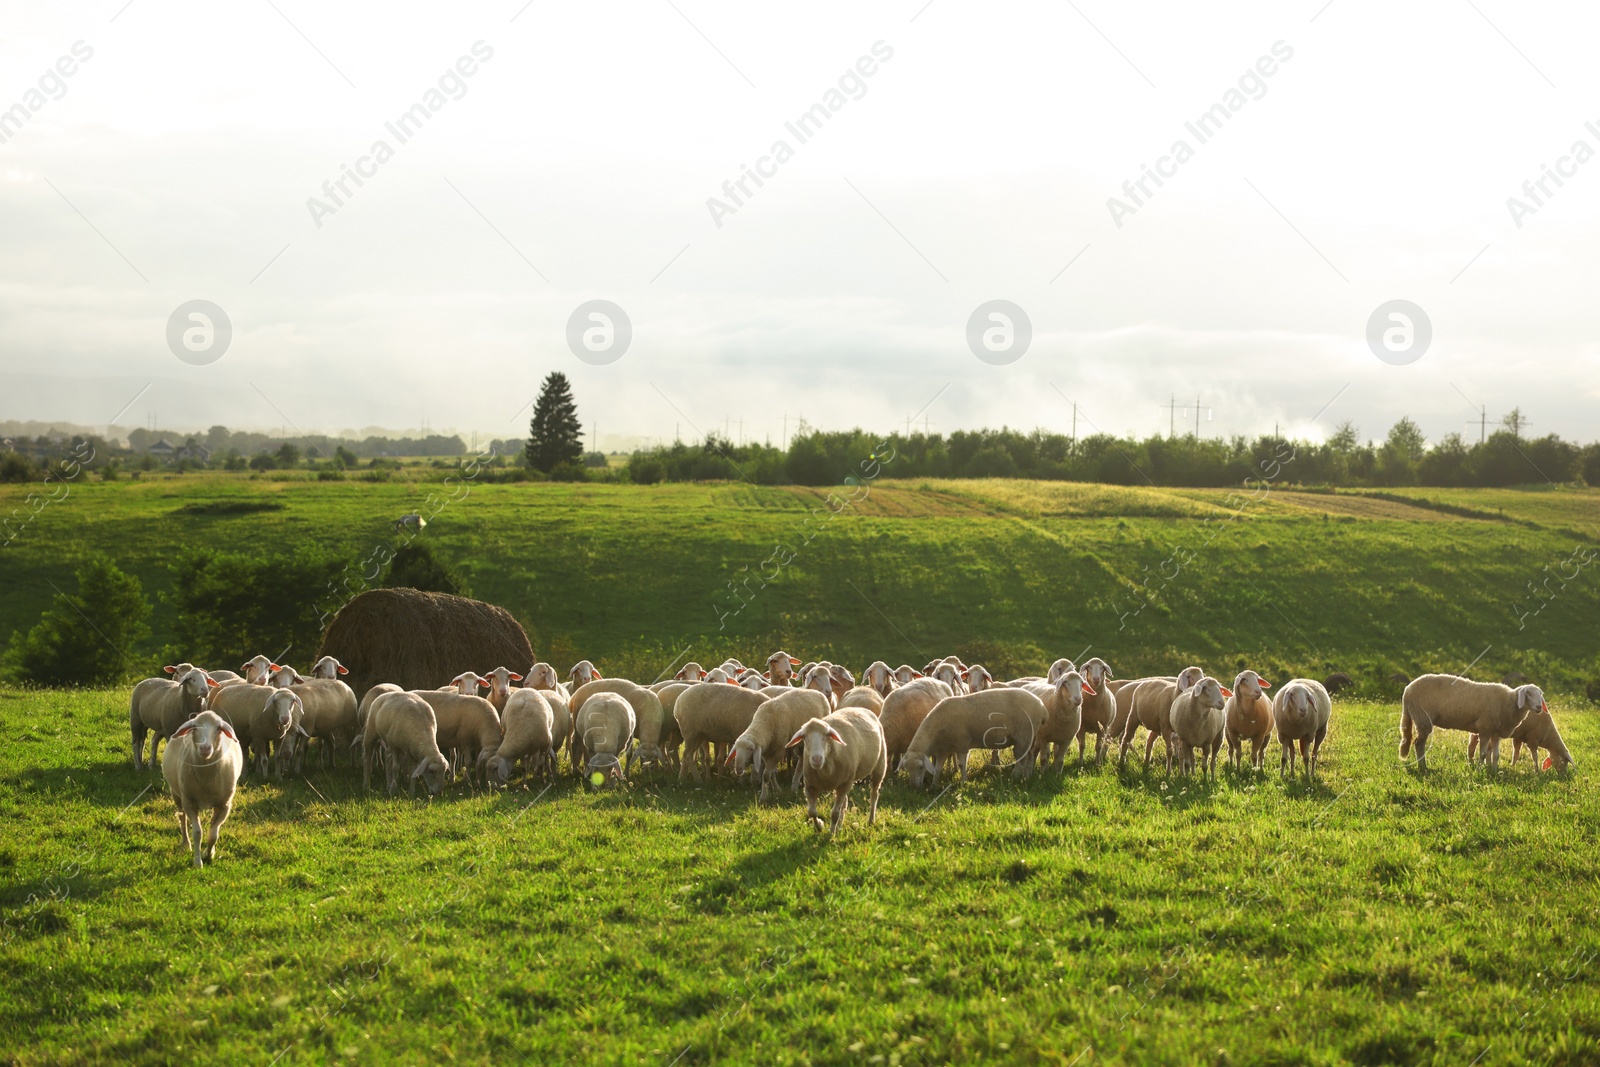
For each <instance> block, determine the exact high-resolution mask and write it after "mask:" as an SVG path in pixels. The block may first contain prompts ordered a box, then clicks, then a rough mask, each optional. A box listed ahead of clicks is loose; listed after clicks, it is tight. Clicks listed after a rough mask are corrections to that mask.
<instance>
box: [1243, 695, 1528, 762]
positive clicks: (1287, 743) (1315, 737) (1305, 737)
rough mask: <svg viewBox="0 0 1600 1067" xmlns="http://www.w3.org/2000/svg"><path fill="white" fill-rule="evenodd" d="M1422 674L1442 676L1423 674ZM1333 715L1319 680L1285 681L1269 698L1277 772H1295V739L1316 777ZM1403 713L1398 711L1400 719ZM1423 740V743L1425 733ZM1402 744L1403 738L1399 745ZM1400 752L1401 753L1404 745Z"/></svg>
mask: <svg viewBox="0 0 1600 1067" xmlns="http://www.w3.org/2000/svg"><path fill="white" fill-rule="evenodd" d="M1424 677H1428V678H1439V677H1442V676H1441V675H1424ZM1418 680H1419V681H1420V680H1421V679H1418ZM1415 684H1416V683H1415V682H1413V683H1412V685H1415ZM1501 688H1505V687H1504V686H1502V687H1501ZM1406 691H1407V692H1410V686H1407V687H1406ZM1401 707H1402V708H1404V707H1405V700H1404V697H1402V698H1401ZM1332 714H1333V701H1332V700H1330V699H1328V691H1327V690H1326V689H1324V688H1323V687H1322V683H1321V682H1318V681H1315V680H1314V679H1311V678H1295V679H1293V680H1292V681H1289V682H1285V683H1284V685H1283V688H1282V689H1280V690H1278V695H1277V696H1275V697H1273V698H1272V718H1273V720H1274V722H1275V724H1276V726H1277V728H1278V744H1279V745H1281V746H1282V747H1283V753H1282V755H1281V756H1280V757H1279V760H1278V773H1279V774H1293V773H1294V745H1295V743H1296V742H1298V743H1299V745H1300V761H1301V762H1302V763H1304V764H1305V768H1306V777H1307V778H1314V777H1316V774H1317V761H1318V759H1319V758H1320V757H1321V753H1322V742H1323V740H1324V739H1325V738H1327V736H1328V719H1329V717H1330V716H1331V715H1332ZM1404 714H1405V713H1404V712H1402V713H1401V715H1402V721H1404ZM1430 729H1431V727H1430ZM1423 743H1424V745H1425V744H1426V736H1424V742H1423ZM1404 744H1405V741H1404V739H1403V738H1402V741H1401V745H1402V746H1403V745H1404ZM1308 748H1309V751H1308ZM1401 751H1402V754H1403V753H1404V748H1402V750H1401ZM1417 757H1418V762H1419V763H1420V762H1421V758H1422V750H1421V749H1420V748H1419V749H1418V750H1417Z"/></svg>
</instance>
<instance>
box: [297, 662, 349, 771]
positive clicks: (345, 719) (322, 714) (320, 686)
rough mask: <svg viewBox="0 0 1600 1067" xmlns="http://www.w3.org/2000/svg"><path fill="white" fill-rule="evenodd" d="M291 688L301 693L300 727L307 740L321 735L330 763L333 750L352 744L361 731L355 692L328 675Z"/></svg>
mask: <svg viewBox="0 0 1600 1067" xmlns="http://www.w3.org/2000/svg"><path fill="white" fill-rule="evenodd" d="M323 658H324V659H330V658H331V657H323ZM335 662H337V661H335ZM291 688H292V689H293V690H294V692H295V693H296V694H297V695H298V696H299V697H300V704H301V709H302V710H301V716H300V727H301V730H302V731H303V732H304V734H305V737H306V738H307V740H308V741H309V740H310V739H311V738H314V737H316V738H321V739H322V741H323V745H324V747H323V749H322V752H323V756H324V758H327V759H328V761H329V762H330V763H331V762H332V757H333V754H334V753H335V752H338V751H341V750H343V749H345V748H347V747H349V745H350V742H351V741H352V740H354V739H355V738H356V737H357V736H358V735H359V733H360V730H361V721H360V718H359V716H358V714H357V712H358V711H359V710H360V708H359V705H358V704H357V703H356V695H355V693H354V692H353V691H351V689H350V687H349V686H348V685H345V684H344V683H343V682H341V681H340V680H339V679H337V678H328V677H325V676H321V677H314V678H308V679H306V680H305V681H303V682H301V683H299V684H298V685H295V686H292V687H291Z"/></svg>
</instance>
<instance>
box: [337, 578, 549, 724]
mask: <svg viewBox="0 0 1600 1067" xmlns="http://www.w3.org/2000/svg"><path fill="white" fill-rule="evenodd" d="M317 656H318V658H321V657H322V656H332V657H334V658H335V659H337V660H338V661H339V662H340V663H342V664H344V665H345V667H347V668H348V669H349V671H350V674H349V676H348V677H347V678H346V679H345V681H346V682H348V683H349V685H350V688H351V689H353V690H355V693H356V699H357V700H359V699H361V697H363V696H365V695H366V692H367V690H368V689H371V688H372V687H373V686H375V685H377V684H378V683H379V682H393V683H394V684H396V685H398V686H400V687H401V688H403V689H437V688H438V687H439V686H442V685H446V684H448V683H449V681H450V679H452V678H454V677H455V676H456V675H458V674H460V673H462V672H463V671H478V672H480V673H482V672H483V671H487V670H492V669H494V668H495V667H498V666H506V667H510V668H511V669H512V670H518V671H521V670H526V669H527V668H528V666H529V665H530V664H531V663H533V646H532V645H530V644H529V643H528V635H527V634H526V633H525V632H524V631H523V629H522V627H521V625H519V624H518V623H517V620H516V619H514V618H512V617H511V613H510V612H508V611H506V609H505V608H501V607H496V606H495V605H493V604H485V603H484V602H483V601H481V600H469V599H467V598H466V597H459V596H451V595H450V594H449V593H424V592H421V591H420V590H417V589H371V590H368V591H367V592H365V593H362V594H361V595H360V596H358V597H356V598H355V599H354V600H352V601H350V603H348V604H346V605H345V606H344V608H343V610H341V611H340V612H339V614H338V615H336V616H334V619H333V622H331V623H329V624H328V632H327V633H326V634H324V635H323V638H322V647H321V648H320V649H318V650H317Z"/></svg>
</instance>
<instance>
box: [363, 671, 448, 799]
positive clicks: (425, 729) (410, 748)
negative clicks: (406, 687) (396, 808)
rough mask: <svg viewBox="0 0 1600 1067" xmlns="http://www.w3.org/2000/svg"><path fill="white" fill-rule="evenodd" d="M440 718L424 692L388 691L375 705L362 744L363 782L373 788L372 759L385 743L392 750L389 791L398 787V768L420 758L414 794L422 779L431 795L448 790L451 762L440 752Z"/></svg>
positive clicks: (414, 772)
mask: <svg viewBox="0 0 1600 1067" xmlns="http://www.w3.org/2000/svg"><path fill="white" fill-rule="evenodd" d="M437 722H438V720H437V718H436V717H435V715H434V713H433V708H432V707H431V706H430V705H429V704H428V702H427V701H426V700H425V699H423V695H422V694H421V693H408V692H398V693H385V694H383V695H382V696H381V697H379V698H378V699H377V700H375V701H374V702H373V704H372V708H371V710H370V711H368V713H367V723H366V728H365V731H364V735H363V742H362V746H361V761H362V781H363V783H364V784H365V786H366V788H368V789H371V788H372V760H373V758H374V757H375V756H376V754H377V752H378V749H379V747H380V743H381V746H382V748H383V750H384V751H385V752H386V753H388V757H387V761H386V762H387V767H386V768H385V769H386V771H387V778H388V787H389V792H390V793H393V792H394V791H395V788H396V778H397V773H398V771H399V770H400V769H401V768H402V767H404V766H405V765H408V764H410V762H411V761H412V760H416V761H417V762H416V765H415V768H414V769H413V770H412V771H411V778H410V790H411V795H412V796H416V794H417V779H419V778H420V779H422V782H423V784H424V785H425V786H426V787H427V790H428V794H429V795H430V796H438V795H439V793H440V792H442V791H443V790H444V783H445V776H446V775H447V774H448V773H449V771H450V761H449V760H447V759H445V758H444V753H443V752H441V751H439V741H438V726H437Z"/></svg>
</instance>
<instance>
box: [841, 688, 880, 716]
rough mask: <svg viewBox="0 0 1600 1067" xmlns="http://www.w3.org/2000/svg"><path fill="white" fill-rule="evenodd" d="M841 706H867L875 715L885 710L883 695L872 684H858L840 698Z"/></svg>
mask: <svg viewBox="0 0 1600 1067" xmlns="http://www.w3.org/2000/svg"><path fill="white" fill-rule="evenodd" d="M835 707H839V708H866V709H867V710H868V711H870V712H872V714H874V715H878V714H880V713H882V711H883V696H882V695H881V694H880V693H879V692H878V691H877V690H876V689H874V688H872V687H871V686H870V685H858V686H856V687H855V688H854V689H852V690H850V691H849V692H847V693H845V695H844V696H842V697H840V698H839V703H838V704H837V705H835Z"/></svg>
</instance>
